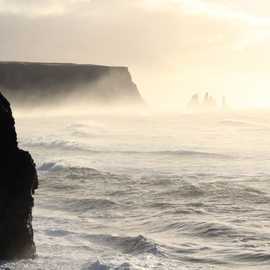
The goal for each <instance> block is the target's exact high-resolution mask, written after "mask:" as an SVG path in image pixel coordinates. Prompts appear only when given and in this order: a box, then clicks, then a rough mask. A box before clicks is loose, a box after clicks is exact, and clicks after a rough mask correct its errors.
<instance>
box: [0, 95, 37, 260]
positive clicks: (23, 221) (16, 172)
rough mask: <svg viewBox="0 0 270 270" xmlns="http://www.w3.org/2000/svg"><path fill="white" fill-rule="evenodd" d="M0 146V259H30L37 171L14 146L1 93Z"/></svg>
mask: <svg viewBox="0 0 270 270" xmlns="http://www.w3.org/2000/svg"><path fill="white" fill-rule="evenodd" d="M0 148H1V151H0V260H11V259H22V258H32V257H33V256H34V255H35V252H36V250H35V244H34V241H33V229H32V207H33V205H34V203H33V202H34V200H33V193H34V191H35V189H37V187H38V179H37V173H36V169H35V164H34V162H33V160H32V158H31V155H30V154H29V153H28V152H25V151H23V150H21V149H19V148H18V143H17V134H16V130H15V121H14V119H13V116H12V112H11V108H10V104H9V102H8V101H7V100H6V99H5V98H4V97H3V96H2V94H1V93H0Z"/></svg>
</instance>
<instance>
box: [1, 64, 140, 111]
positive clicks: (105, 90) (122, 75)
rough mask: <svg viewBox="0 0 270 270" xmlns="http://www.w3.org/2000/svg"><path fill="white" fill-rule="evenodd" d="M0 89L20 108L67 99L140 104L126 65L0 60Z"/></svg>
mask: <svg viewBox="0 0 270 270" xmlns="http://www.w3.org/2000/svg"><path fill="white" fill-rule="evenodd" d="M0 89H2V91H3V93H4V94H5V95H6V96H7V97H8V98H9V99H10V100H11V102H13V103H14V104H16V105H18V106H20V105H21V106H23V107H25V106H30V105H31V106H33V107H39V106H42V105H47V104H49V105H59V104H65V103H66V102H67V101H71V102H74V103H76V102H79V103H80V104H82V103H83V104H85V105H91V104H97V105H102V106H114V105H120V104H122V105H125V106H126V105H129V104H135V105H142V104H143V99H142V97H141V95H140V93H139V91H138V89H137V86H136V85H135V83H134V82H133V81H132V78H131V75H130V73H129V70H128V68H127V67H111V66H98V65H80V64H70V63H31V62H0Z"/></svg>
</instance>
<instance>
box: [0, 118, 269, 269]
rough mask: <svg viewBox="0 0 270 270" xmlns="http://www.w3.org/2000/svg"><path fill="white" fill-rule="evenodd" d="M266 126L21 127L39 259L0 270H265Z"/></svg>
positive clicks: (58, 121)
mask: <svg viewBox="0 0 270 270" xmlns="http://www.w3.org/2000/svg"><path fill="white" fill-rule="evenodd" d="M268 119H270V118H269V117H267V116H262V115H258V114H257V115H255V114H250V115H245V116H243V115H218V116H215V117H213V116H212V117H209V116H206V115H205V116H200V117H199V116H191V115H178V116H174V117H172V116H170V117H162V118H160V117H159V118H157V117H153V116H136V117H135V116H134V117H119V116H117V117H116V116H115V117H112V116H110V117H109V116H104V115H103V116H102V117H98V116H95V117H94V116H91V115H89V116H84V117H73V118H70V117H69V118H65V117H63V116H62V117H56V118H51V117H48V118H45V119H44V118H42V119H39V118H35V119H32V118H20V117H18V120H17V126H18V131H19V134H20V144H21V145H22V146H23V147H24V148H25V149H28V150H30V151H31V152H32V154H33V156H34V158H35V160H36V163H37V167H38V171H39V177H40V189H39V191H38V193H37V195H36V207H35V210H34V227H35V241H36V244H37V249H38V254H39V256H38V258H37V259H35V260H33V261H21V262H16V263H8V264H3V265H2V266H0V269H2V268H3V269H5V267H9V268H10V269H20V270H21V269H30V270H31V269H46V270H47V269H67V270H73V269H74V270H75V269H76V270H77V269H82V270H107V269H113V270H133V269H134V270H137V269H138V270H141V269H161V270H167V269H203V270H204V269H205V270H206V269H207V270H208V269H268V267H269V265H270V215H269V208H270V185H269V179H270V161H269V160H270V159H269V157H270V153H269V152H268V151H267V149H268V146H269V145H270V136H269V135H270V121H269V120H268ZM131 123H132V124H131Z"/></svg>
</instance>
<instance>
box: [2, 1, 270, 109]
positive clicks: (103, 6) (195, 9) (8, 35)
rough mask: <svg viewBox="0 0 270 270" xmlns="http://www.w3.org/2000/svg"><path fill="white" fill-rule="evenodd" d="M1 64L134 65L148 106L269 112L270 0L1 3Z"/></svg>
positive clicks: (133, 68) (133, 69) (134, 72)
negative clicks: (210, 103) (201, 100)
mask: <svg viewBox="0 0 270 270" xmlns="http://www.w3.org/2000/svg"><path fill="white" fill-rule="evenodd" d="M0 20H1V21H0V37H1V42H0V60H20V61H52V62H77V63H93V64H106V65H117V66H122V65H123V66H128V67H129V68H130V71H131V73H132V76H133V79H134V81H135V82H136V83H137V85H138V87H139V90H140V92H141V94H142V95H143V97H144V98H145V99H146V101H147V102H148V103H150V104H153V105H155V106H159V107H164V108H165V107H168V108H170V107H172V108H176V107H179V108H180V107H184V106H185V104H186V103H187V101H188V99H189V98H190V96H191V95H192V94H193V93H195V92H201V93H202V92H204V91H206V90H207V91H209V92H210V93H211V94H212V95H214V96H215V97H216V98H218V99H221V96H223V95H225V96H227V99H228V102H229V103H230V104H231V105H232V106H234V107H266V106H269V107H270V91H269V89H270V77H269V74H268V73H269V71H270V50H269V45H270V1H269V0H256V1H255V0H0Z"/></svg>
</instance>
